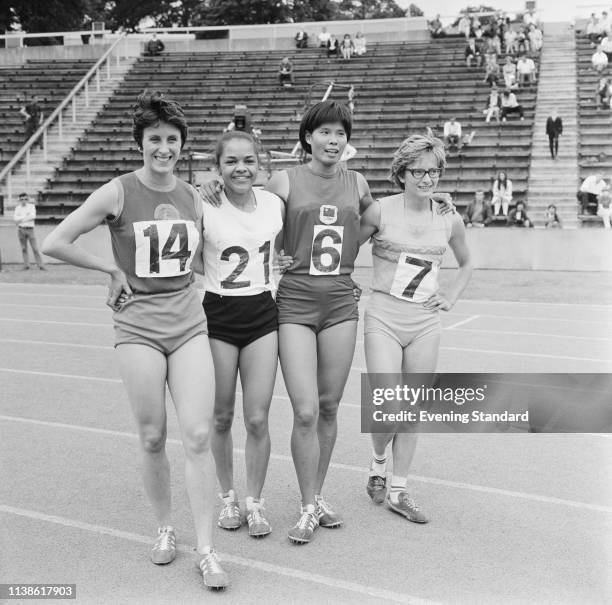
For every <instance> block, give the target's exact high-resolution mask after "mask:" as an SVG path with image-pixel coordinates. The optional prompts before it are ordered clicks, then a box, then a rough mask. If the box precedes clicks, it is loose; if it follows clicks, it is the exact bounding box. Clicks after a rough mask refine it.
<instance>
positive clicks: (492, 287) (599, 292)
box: [0, 264, 612, 305]
mask: <svg viewBox="0 0 612 605" xmlns="http://www.w3.org/2000/svg"><path fill="white" fill-rule="evenodd" d="M47 267H48V271H39V270H38V268H36V267H35V266H32V268H31V269H30V270H29V271H21V265H4V267H3V269H2V271H0V284H1V283H28V284H75V285H77V284H82V285H106V284H107V283H108V277H107V276H106V275H104V274H103V273H99V272H97V271H89V270H86V269H79V268H78V267H71V266H69V265H56V264H49V265H47ZM454 272H455V271H454V270H453V269H442V271H441V272H440V283H441V285H442V287H444V285H445V284H448V283H449V282H450V281H451V280H452V279H453V274H454ZM371 273H372V270H371V268H369V267H358V268H357V269H356V270H355V273H354V275H353V277H354V279H355V280H356V281H357V282H359V283H360V284H362V285H364V286H369V285H370V281H371ZM462 298H465V299H476V300H497V301H520V302H556V303H574V304H578V303H581V304H597V305H612V272H595V271H591V272H579V271H508V270H497V271H496V270H492V269H480V270H476V271H474V273H473V275H472V279H471V281H470V283H469V284H468V287H467V288H466V290H465V292H464V293H463V296H462Z"/></svg>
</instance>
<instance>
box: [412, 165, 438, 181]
mask: <svg viewBox="0 0 612 605" xmlns="http://www.w3.org/2000/svg"><path fill="white" fill-rule="evenodd" d="M406 170H407V171H408V172H409V173H410V174H411V175H412V176H413V178H415V179H417V180H419V181H420V180H421V179H422V178H423V177H424V176H425V175H426V174H428V175H429V178H430V179H438V178H440V175H441V174H442V169H441V168H430V169H429V170H423V168H406Z"/></svg>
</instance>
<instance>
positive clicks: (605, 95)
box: [595, 76, 612, 109]
mask: <svg viewBox="0 0 612 605" xmlns="http://www.w3.org/2000/svg"><path fill="white" fill-rule="evenodd" d="M611 96H612V94H611V90H610V80H609V78H608V77H607V76H601V77H600V78H599V80H597V84H596V85H595V107H596V108H597V109H599V107H600V106H601V107H603V108H604V109H605V108H609V107H611V104H610V97H611Z"/></svg>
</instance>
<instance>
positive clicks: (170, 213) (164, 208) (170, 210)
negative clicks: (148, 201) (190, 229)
mask: <svg viewBox="0 0 612 605" xmlns="http://www.w3.org/2000/svg"><path fill="white" fill-rule="evenodd" d="M153 218H154V219H155V220H156V221H173V220H176V219H180V218H181V216H180V214H179V211H178V210H177V209H176V208H175V207H174V206H173V205H172V204H159V205H158V206H156V208H155V212H154V213H153Z"/></svg>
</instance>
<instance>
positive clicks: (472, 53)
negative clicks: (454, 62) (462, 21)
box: [465, 38, 482, 67]
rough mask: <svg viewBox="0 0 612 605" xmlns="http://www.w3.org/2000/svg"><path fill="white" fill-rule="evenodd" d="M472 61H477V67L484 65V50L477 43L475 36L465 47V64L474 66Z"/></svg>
mask: <svg viewBox="0 0 612 605" xmlns="http://www.w3.org/2000/svg"><path fill="white" fill-rule="evenodd" d="M472 61H476V67H480V66H481V65H482V52H481V50H480V48H479V47H478V46H477V45H476V40H475V39H474V38H470V39H469V40H468V43H467V46H466V47H465V64H466V65H467V66H468V67H472Z"/></svg>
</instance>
